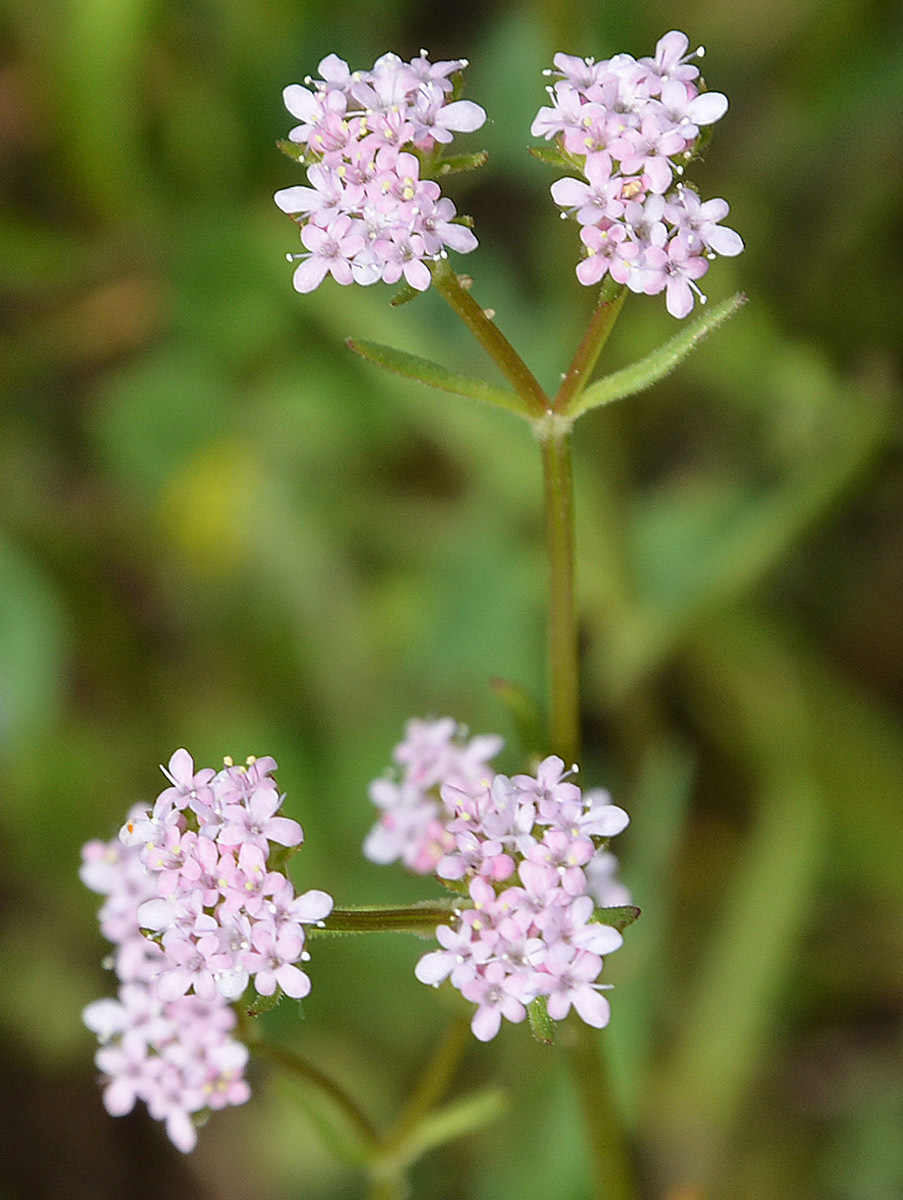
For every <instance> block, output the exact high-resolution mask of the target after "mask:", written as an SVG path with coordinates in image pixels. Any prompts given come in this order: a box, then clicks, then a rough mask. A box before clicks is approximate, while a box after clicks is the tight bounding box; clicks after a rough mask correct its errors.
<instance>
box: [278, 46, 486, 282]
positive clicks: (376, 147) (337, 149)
mask: <svg viewBox="0 0 903 1200" xmlns="http://www.w3.org/2000/svg"><path fill="white" fill-rule="evenodd" d="M466 65H467V63H466V61H465V60H464V59H457V60H455V61H451V62H439V63H431V62H430V61H429V60H428V59H427V57H426V52H425V51H421V53H420V56H419V57H418V58H415V59H412V61H411V62H403V61H402V60H401V59H400V58H399V57H398V56H397V55H395V54H384V55H383V56H382V57H381V58H379V59H377V61H376V62H375V63H374V65H373V68H372V70H370V71H354V72H351V71H349V69H348V64H347V63H346V62H344V61H343V60H342V59H340V58H339V57H338V56H337V55H335V54H330V55H328V56H327V57H326V58H324V59H323V61H322V62H321V63H320V65H319V70H320V74H321V75H322V79H317V80H308V81H307V82H308V83H310V84H312V87H302V86H301V85H300V84H292V85H290V86H289V87H287V88H286V89H285V90H284V92H283V97H284V100H285V105H286V108H287V109H288V110H289V112H290V113H291V114H292V116H293V117H296V118H297V119H298V120H299V121H300V122H301V124H300V125H297V126H296V127H295V128H294V129H293V130H292V131H291V132H290V134H289V138H290V140H291V141H293V142H295V143H297V144H299V145H300V146H301V147H303V151H302V157H303V159H304V161H306V162H307V164H308V172H307V176H308V181H309V183H310V185H311V186H310V187H290V188H284V189H283V190H282V191H279V192H277V193H276V196H275V199H276V203H277V205H278V206H279V207H280V208H281V209H282V211H283V212H286V213H289V214H291V215H292V216H294V217H295V219H296V220H297V221H298V222H299V224H300V225H301V241H302V242H303V243H304V246H305V251H306V252H305V253H303V254H300V255H297V256H290V257H296V258H299V259H300V260H301V261H300V263H299V265H298V267H297V268H296V269H295V275H294V285H295V288H296V289H297V290H298V291H299V292H310V291H313V289H314V288H316V287H318V286H319V284H320V283H322V282H323V280H324V279H325V277H326V275H327V274H330V275H332V277H333V278H334V279H335V280H336V281H337V282H338V283H341V284H350V283H352V282H353V283H360V284H372V283H376V282H377V280H380V279H381V280H383V281H384V282H385V283H397V282H398V281H399V280H400V279H401V278H402V276H403V277H404V279H405V281H406V283H408V284H409V285H410V286H411V287H412V288H415V289H417V290H418V291H424V290H425V289H426V288H428V287H429V285H430V279H431V275H430V270H429V267H428V266H427V263H428V262H430V261H431V260H434V259H436V258H438V257H440V256H441V255H443V254H445V253H446V251H445V247H446V246H450V247H451V248H452V249H453V250H457V251H459V252H460V253H462V254H466V253H467V252H469V251H470V250H473V249H474V248H475V246H476V244H477V239H476V238H475V237H474V235H473V233H472V232H471V230H470V229H468V228H467V227H466V226H465V225H461V224H458V223H455V221H454V216H455V207H454V205H453V204H452V202H451V201H450V200H448V199H447V198H445V197H443V196H442V193H441V191H440V188H439V185H438V184H437V183H435V182H434V181H432V180H430V179H421V178H420V172H421V168H422V165H423V162H424V161H425V160H427V159H432V158H433V157H434V155H435V152H436V150H437V143H440V144H445V143H448V142H451V140H452V135H453V133H455V132H470V131H472V130H475V129H479V128H480V126H481V125H482V124H483V122H484V121H485V119H486V114H485V112H484V111H483V109H482V108H480V106H479V105H478V104H474V103H473V102H472V101H470V100H455V99H453V85H452V83H451V81H450V79H449V76H450V75H452V74H454V73H455V72H457V71H460V70H461V69H463V68H464V67H465V66H466Z"/></svg>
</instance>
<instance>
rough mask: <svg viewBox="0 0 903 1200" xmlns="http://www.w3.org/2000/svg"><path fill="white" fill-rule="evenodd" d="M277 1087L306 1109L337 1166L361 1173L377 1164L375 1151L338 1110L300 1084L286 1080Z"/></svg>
mask: <svg viewBox="0 0 903 1200" xmlns="http://www.w3.org/2000/svg"><path fill="white" fill-rule="evenodd" d="M277 1087H278V1088H279V1090H280V1091H281V1092H283V1093H284V1094H285V1095H288V1096H290V1097H291V1098H292V1099H293V1100H294V1101H295V1103H296V1104H297V1105H298V1106H299V1107H300V1108H301V1109H302V1111H303V1112H304V1114H305V1115H306V1116H307V1118H308V1120H309V1121H310V1123H311V1125H313V1127H314V1129H316V1131H317V1133H318V1134H319V1136H320V1139H321V1141H322V1142H323V1145H324V1146H325V1147H326V1149H327V1150H328V1151H329V1152H330V1154H332V1156H333V1157H334V1158H335V1160H336V1162H341V1163H344V1164H345V1165H346V1166H349V1167H355V1168H357V1169H358V1170H361V1169H366V1168H367V1167H368V1166H369V1164H370V1163H371V1162H372V1160H373V1154H374V1152H373V1148H372V1147H371V1146H370V1145H368V1144H367V1142H366V1141H365V1140H364V1139H363V1138H362V1137H360V1136H359V1134H358V1132H357V1130H355V1129H353V1128H352V1127H351V1125H350V1123H349V1122H348V1121H346V1120H344V1119H343V1118H342V1116H341V1114H340V1113H339V1111H338V1110H335V1111H334V1110H333V1106H332V1105H330V1104H324V1103H323V1097H322V1096H319V1095H317V1096H314V1095H309V1094H308V1091H307V1090H306V1089H305V1088H304V1087H303V1086H302V1085H299V1083H298V1082H297V1081H296V1080H288V1079H284V1078H283V1079H281V1080H279V1081H278V1082H277Z"/></svg>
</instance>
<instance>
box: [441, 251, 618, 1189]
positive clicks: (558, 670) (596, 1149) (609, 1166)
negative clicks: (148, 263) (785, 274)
mask: <svg viewBox="0 0 903 1200" xmlns="http://www.w3.org/2000/svg"><path fill="white" fill-rule="evenodd" d="M433 282H434V284H435V286H436V289H437V291H439V292H440V293H441V295H442V296H443V298H444V299H445V300H446V301H447V302H448V303H449V304H450V305H451V307H452V308H453V309H454V311H455V312H456V313H457V315H458V316H459V317H460V318H461V320H462V321H463V322H464V324H465V325H466V326H467V327H468V329H470V331H471V333H473V334H474V336H475V337H476V338H477V340H478V341H479V342H480V344H481V345H482V346H483V348H484V349H485V350H486V351H487V353H488V354H489V355H490V357H491V358H492V359H493V360H494V361H495V363H496V364H497V366H498V367H499V368H500V369H501V370H502V372H503V373H504V374H505V376H506V378H507V379H508V380H509V382H510V383H511V384H512V386H513V387H514V389H515V391H517V392H518V394H519V395H521V396H522V397H523V398H524V399H525V401H526V402H527V404H528V406H529V408H530V411H531V413H532V414H533V416H532V424H533V427H534V430H535V432H536V434H537V436H538V437H539V441H540V445H541V447H542V469H543V494H544V502H545V519H546V546H547V549H548V556H549V624H548V638H549V740H550V748H551V749H552V750H553V751H554V752H555V753H557V754H559V755H560V756H561V757H562V758H563V759H564V761H565V763H566V764H567V765H568V766H570V765H571V764H572V763H576V762H578V761H579V758H580V672H579V656H578V638H577V609H576V598H575V585H574V581H575V566H574V478H573V470H572V466H571V425H572V421H571V418H570V416H569V413H570V412H571V411H572V409H573V406H574V404H575V403H576V401H577V400H578V399H579V397H580V394H581V392H582V391H583V389H584V388H585V387H586V385H587V383H588V382H589V378H590V375H591V374H592V371H593V368H594V367H595V365H596V362H597V360H598V357H599V354H600V352H601V350H602V347H603V345H604V344H605V341H606V340H607V338H608V335H609V333H610V332H611V328H612V326H613V325H614V322H615V320H616V318H617V316H618V313H619V312H620V309H621V305H622V303H623V300H624V295H625V289H624V288H623V287H622V286H621V285H616V284H614V282H613V281H611V280H608V281H606V284H605V285H604V286H603V288H602V289H601V291H600V295H599V299H598V302H597V304H596V308H595V310H594V312H593V316H592V319H591V320H590V323H589V327H588V328H587V331H586V333H585V334H584V337H583V339H582V340H581V342H580V345H579V346H578V347H577V351H576V353H575V355H574V358H573V361H572V362H571V365H570V367H569V368H568V370H567V372H566V373H565V375H564V376H563V378H562V383H561V387H560V388H559V391H558V394H557V395H556V397H555V399H554V400H550V399H549V397H548V396H547V395H546V394H545V392H544V391H543V390H542V388H541V386H540V385H539V383H538V382H537V381H536V378H535V376H534V375H533V374H532V372H531V371H530V370H529V368H528V367H527V366H526V364H525V363H524V362H523V360H522V359H521V358H520V356H519V355H518V354H517V352H516V351H515V350H514V348H513V347H512V346H511V344H510V342H509V341H508V340H507V338H505V336H504V335H503V334H502V333H501V331H500V330H499V329H497V328H496V326H495V324H494V323H493V321H492V319H491V316H490V314H488V313H486V312H485V311H484V310H483V309H482V308H480V306H479V305H478V304H477V302H476V301H475V300H474V299H473V297H472V296H471V295H470V293H469V292H467V291H466V290H465V289H464V288H463V287H462V286H461V282H460V280H459V279H458V277H457V276H456V275H455V273H454V272H453V271H452V269H451V267H450V266H449V265H448V262H447V261H446V260H443V261H442V262H441V263H440V264H437V266H436V268H435V269H434V272H433ZM574 1024H576V1026H577V1029H576V1034H575V1041H574V1045H573V1046H572V1048H571V1050H570V1056H571V1059H572V1063H573V1068H574V1075H575V1080H576V1083H577V1092H578V1096H579V1099H580V1106H581V1109H582V1110H583V1117H584V1124H585V1126H586V1132H587V1140H588V1144H589V1151H590V1159H591V1163H592V1173H593V1179H594V1184H595V1189H594V1190H595V1195H596V1196H597V1197H598V1200H638V1197H639V1194H640V1193H639V1190H638V1187H637V1183H636V1180H635V1177H634V1170H633V1163H632V1159H631V1155H630V1151H629V1148H628V1145H627V1141H626V1139H625V1137H624V1134H623V1130H622V1126H621V1121H620V1115H619V1113H618V1112H617V1110H616V1108H615V1105H614V1100H613V1096H612V1092H611V1087H610V1082H609V1079H608V1077H607V1072H606V1069H605V1060H604V1058H603V1050H602V1047H601V1046H600V1044H599V1037H598V1034H597V1032H596V1030H594V1029H590V1028H588V1027H587V1026H585V1025H583V1024H582V1022H579V1021H577V1022H574Z"/></svg>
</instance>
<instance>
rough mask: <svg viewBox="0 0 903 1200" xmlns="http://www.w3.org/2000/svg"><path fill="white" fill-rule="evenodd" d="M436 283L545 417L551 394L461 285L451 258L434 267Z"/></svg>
mask: <svg viewBox="0 0 903 1200" xmlns="http://www.w3.org/2000/svg"><path fill="white" fill-rule="evenodd" d="M433 286H434V287H435V288H436V291H437V292H439V294H440V295H441V296H442V297H443V299H445V300H446V301H447V302H448V303H449V304H450V305H451V307H452V308H453V309H454V311H455V312H456V313H457V315H458V316H459V317H460V318H461V320H462V321H463V322H464V324H465V325H466V326H467V328H468V329H469V330H470V332H471V333H472V334H473V335H474V337H475V338H476V339H477V341H478V342H479V343H480V345H481V346H482V347H483V349H484V350H485V351H486V353H487V354H488V355H489V357H490V358H491V359H492V361H493V362H494V363H495V364H496V366H497V367H498V368H499V370H500V371H501V372H502V374H503V375H504V376H505V378H506V379H507V380H508V382H509V383H510V384H511V386H512V387H513V388H514V390H515V391H516V392H517V394H518V395H519V396H522V397H523V398H524V400H525V401H526V403H527V404H528V405H529V407H530V411H531V413H532V414H533V415H534V416H535V417H541V416H543V415H544V414H545V413H547V412H549V411H550V409H551V404H550V401H549V397H548V396H547V395H546V394H545V392H544V391H543V390H542V388H541V387H540V386H539V384H538V383H537V381H536V377H535V376H534V375H533V372H532V371H531V370H530V369H529V368H528V367H527V365H526V363H525V362H524V360H523V359H522V358H521V356H520V355H519V354H518V353H517V351H516V350H515V349H514V347H513V346H512V345H511V343H510V342H509V341H508V339H507V338H506V337H505V335H504V334H503V333H502V332H501V330H500V329H499V328H498V326H497V325H496V324H495V323H494V321H492V320H491V319H490V318H489V317H488V316H487V315H486V313H485V312H484V311H483V309H482V308H480V306H479V304H477V302H476V300H474V298H473V296H471V294H470V292H468V291H467V290H466V289H465V288H463V287H462V286H461V281H460V279H458V276H457V275H456V274H455V272H454V271H453V270H452V267H451V264H450V263H449V261H448V259H447V258H440V259H439V261H438V262H437V263H436V265H435V266H434V268H433Z"/></svg>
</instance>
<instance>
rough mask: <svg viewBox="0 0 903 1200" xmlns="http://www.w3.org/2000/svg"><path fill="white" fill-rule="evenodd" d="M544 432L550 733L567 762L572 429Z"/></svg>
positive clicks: (575, 721) (573, 732)
mask: <svg viewBox="0 0 903 1200" xmlns="http://www.w3.org/2000/svg"><path fill="white" fill-rule="evenodd" d="M546 429H547V436H544V437H543V438H542V471H543V485H544V496H545V513H546V546H547V549H548V556H549V618H548V620H549V635H548V642H549V645H548V654H549V739H550V749H551V750H552V751H554V753H556V754H559V755H561V757H562V758H563V759H564V761H565V763H566V765H567V766H569V767H570V766H572V765H573V764H574V763H576V762H577V761H578V759H579V757H580V710H579V703H580V701H579V697H580V671H579V661H578V643H577V619H576V607H575V597H574V478H573V471H572V468H571V434H570V427H569V425H568V424H566V423H559V422H555V421H550V422H549V424H548V426H547V427H546Z"/></svg>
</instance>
